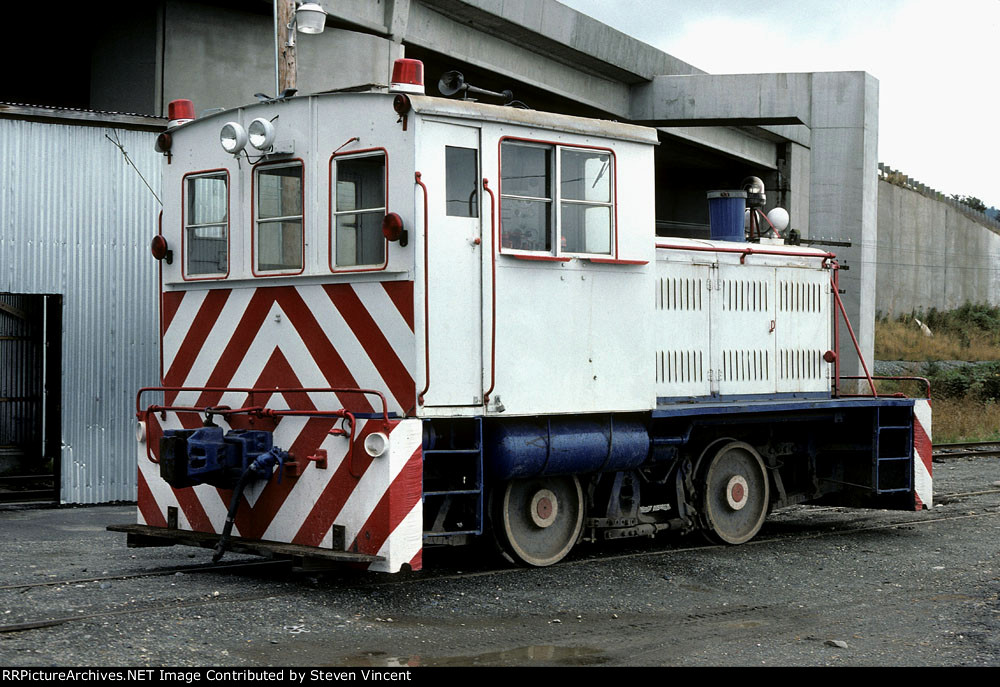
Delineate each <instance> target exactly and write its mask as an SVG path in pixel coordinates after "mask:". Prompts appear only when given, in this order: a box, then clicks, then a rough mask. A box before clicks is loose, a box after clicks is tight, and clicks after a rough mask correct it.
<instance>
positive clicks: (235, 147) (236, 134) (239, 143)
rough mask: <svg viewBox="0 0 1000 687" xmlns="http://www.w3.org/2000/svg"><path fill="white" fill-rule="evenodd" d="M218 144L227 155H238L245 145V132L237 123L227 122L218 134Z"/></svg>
mask: <svg viewBox="0 0 1000 687" xmlns="http://www.w3.org/2000/svg"><path fill="white" fill-rule="evenodd" d="M219 143H221V144H222V149H223V150H225V151H226V152H227V153H232V154H233V155H239V154H240V151H241V150H243V149H244V148H246V145H247V130H246V129H244V128H243V126H242V125H241V124H240V123H239V122H227V123H226V125H225V126H223V127H222V131H221V132H220V133H219Z"/></svg>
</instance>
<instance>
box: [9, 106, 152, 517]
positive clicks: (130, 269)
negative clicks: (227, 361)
mask: <svg viewBox="0 0 1000 687" xmlns="http://www.w3.org/2000/svg"><path fill="white" fill-rule="evenodd" d="M0 109H2V111H3V114H4V117H2V118H0V341H2V345H0V498H6V499H7V500H20V499H21V498H26V497H34V498H39V497H41V498H44V497H45V496H46V491H47V492H48V495H49V496H50V497H52V499H53V500H59V501H61V502H62V503H99V502H106V501H119V500H134V499H135V488H136V478H135V464H134V463H135V461H134V460H133V455H134V453H135V448H134V444H135V436H134V429H133V421H132V417H133V413H134V410H133V408H134V394H135V390H136V389H138V388H139V387H141V386H143V385H153V384H156V383H157V381H158V380H157V375H158V370H159V364H158V360H159V358H158V349H157V345H158V344H157V322H158V312H157V305H156V303H157V300H156V279H157V272H156V262H155V261H154V260H153V259H152V258H151V257H150V255H149V241H150V238H151V237H152V236H153V235H154V234H155V233H156V222H157V214H158V212H159V204H158V201H157V200H156V199H155V197H154V195H153V193H152V192H151V191H150V189H148V188H147V187H146V185H145V184H144V183H143V181H142V179H141V178H140V176H139V174H138V173H137V172H136V169H133V167H132V166H130V165H129V164H128V162H127V161H126V159H125V156H124V155H123V153H122V151H121V149H120V148H119V147H118V146H117V145H116V144H115V141H117V142H118V143H120V144H121V146H122V147H123V148H124V150H125V151H127V152H128V155H129V158H130V159H131V160H132V162H133V163H134V164H135V167H137V168H138V170H139V171H141V173H142V176H143V177H145V179H146V181H147V182H148V183H149V185H150V186H152V188H153V189H158V188H159V179H160V168H159V165H160V157H159V156H158V155H157V154H156V153H155V152H154V150H153V141H154V140H155V136H156V134H155V133H154V132H155V131H157V130H162V126H163V121H162V120H161V119H158V118H152V117H135V116H117V115H106V114H102V113H82V112H79V111H61V110H57V109H53V108H26V107H11V106H3V107H2V108H0ZM45 476H48V477H49V479H50V480H53V481H54V482H55V483H54V484H49V485H46V484H45V481H44V479H42V478H43V477H45ZM26 478H32V479H31V480H30V486H28V482H25V481H24V480H25V479H26Z"/></svg>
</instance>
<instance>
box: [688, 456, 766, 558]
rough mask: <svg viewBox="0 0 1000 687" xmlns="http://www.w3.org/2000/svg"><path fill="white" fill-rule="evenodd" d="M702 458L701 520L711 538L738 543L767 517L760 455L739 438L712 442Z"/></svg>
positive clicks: (753, 532) (750, 534) (762, 462)
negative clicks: (737, 439) (717, 442)
mask: <svg viewBox="0 0 1000 687" xmlns="http://www.w3.org/2000/svg"><path fill="white" fill-rule="evenodd" d="M709 451H710V452H709V454H708V455H705V456H704V457H703V460H702V466H701V469H700V471H699V472H700V473H701V474H702V475H703V478H702V481H701V488H702V494H701V507H700V512H701V519H702V526H703V532H704V533H705V534H706V535H707V536H708V538H709V539H711V540H713V541H718V542H722V543H726V544H742V543H743V542H746V541H749V540H750V539H753V537H754V535H756V534H757V532H758V531H760V528H761V525H763V524H764V519H765V518H766V517H767V504H768V499H769V498H770V490H769V487H768V478H767V469H766V468H765V467H764V461H763V460H762V459H761V457H760V454H758V453H757V451H755V450H754V448H753V447H752V446H750V445H749V444H745V443H743V442H742V441H727V442H721V443H719V444H715V445H714V446H712V447H711V448H710V449H709Z"/></svg>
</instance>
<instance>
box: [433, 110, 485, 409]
mask: <svg viewBox="0 0 1000 687" xmlns="http://www.w3.org/2000/svg"><path fill="white" fill-rule="evenodd" d="M421 124H422V126H421V129H420V134H421V136H420V140H421V147H420V153H419V156H418V160H419V162H418V164H417V171H419V172H421V180H422V182H423V184H424V186H425V187H426V193H427V203H428V213H427V215H428V220H427V226H426V227H425V228H424V231H425V232H426V233H427V262H426V264H425V265H424V269H425V270H426V271H427V275H426V276H427V293H426V294H425V296H426V298H427V303H426V313H427V321H426V322H425V326H426V327H427V328H428V331H427V337H426V341H427V345H428V350H427V356H426V357H425V360H427V361H428V363H429V369H428V370H426V371H425V374H426V375H427V376H426V377H425V380H427V381H428V382H429V384H428V386H427V391H426V392H425V394H424V401H423V405H424V406H425V407H435V406H437V407H440V406H476V405H480V404H481V403H482V397H483V354H482V337H483V332H482V264H483V263H482V216H483V202H482V191H481V181H480V180H481V179H482V172H481V162H480V131H479V129H478V128H477V127H471V126H462V125H457V124H451V123H444V122H433V121H423V122H421ZM418 198H419V195H418ZM418 205H419V203H418ZM418 250H419V249H418Z"/></svg>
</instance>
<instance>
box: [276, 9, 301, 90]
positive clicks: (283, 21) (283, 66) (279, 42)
mask: <svg viewBox="0 0 1000 687" xmlns="http://www.w3.org/2000/svg"><path fill="white" fill-rule="evenodd" d="M294 17H295V0H274V64H275V74H274V89H275V93H274V97H275V98H277V97H278V96H279V95H281V92H282V91H284V90H285V89H287V88H296V85H295V82H296V73H295V71H296V70H295V29H289V28H288V27H289V25H290V24H291V23H292V19H293V18H294Z"/></svg>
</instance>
